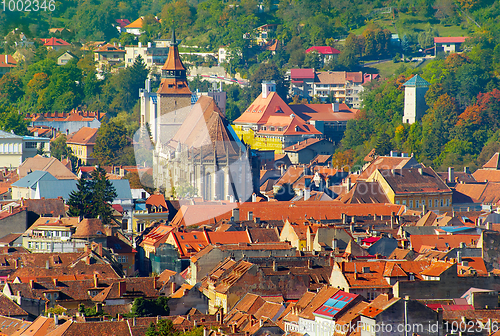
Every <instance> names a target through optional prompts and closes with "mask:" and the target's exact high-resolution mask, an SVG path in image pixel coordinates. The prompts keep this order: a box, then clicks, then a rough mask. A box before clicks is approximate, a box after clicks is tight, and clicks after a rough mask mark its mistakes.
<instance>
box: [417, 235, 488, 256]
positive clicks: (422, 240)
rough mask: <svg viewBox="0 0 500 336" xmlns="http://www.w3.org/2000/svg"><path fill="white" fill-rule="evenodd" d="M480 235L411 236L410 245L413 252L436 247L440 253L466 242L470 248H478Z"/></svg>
mask: <svg viewBox="0 0 500 336" xmlns="http://www.w3.org/2000/svg"><path fill="white" fill-rule="evenodd" d="M480 237H481V236H480V235H464V234H458V235H411V236H410V243H411V247H412V248H413V250H415V251H417V252H419V251H420V249H421V248H422V246H424V245H430V246H434V247H435V248H436V249H437V250H439V251H448V250H450V249H452V248H456V247H459V246H460V243H462V242H465V243H466V244H467V245H468V246H472V247H476V244H477V241H478V240H479V238H480Z"/></svg>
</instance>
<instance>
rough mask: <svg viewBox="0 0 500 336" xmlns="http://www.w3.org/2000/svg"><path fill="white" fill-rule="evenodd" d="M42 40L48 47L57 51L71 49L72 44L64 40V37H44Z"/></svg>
mask: <svg viewBox="0 0 500 336" xmlns="http://www.w3.org/2000/svg"><path fill="white" fill-rule="evenodd" d="M40 40H41V41H42V43H43V46H44V47H46V48H47V49H52V50H55V51H59V50H62V49H69V48H70V47H71V44H69V43H68V42H66V41H64V40H63V39H60V38H56V37H51V38H42V39H40Z"/></svg>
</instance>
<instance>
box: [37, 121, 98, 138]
mask: <svg viewBox="0 0 500 336" xmlns="http://www.w3.org/2000/svg"><path fill="white" fill-rule="evenodd" d="M31 124H32V125H33V126H49V127H52V128H55V129H56V130H58V131H61V132H62V133H66V134H71V133H74V132H77V131H79V130H80V129H81V128H82V127H90V128H99V127H100V126H101V122H100V121H99V120H97V119H95V118H94V119H93V120H92V121H49V120H41V121H32V122H31Z"/></svg>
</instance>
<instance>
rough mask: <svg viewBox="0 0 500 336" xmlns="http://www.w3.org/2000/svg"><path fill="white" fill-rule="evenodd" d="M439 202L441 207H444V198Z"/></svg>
mask: <svg viewBox="0 0 500 336" xmlns="http://www.w3.org/2000/svg"><path fill="white" fill-rule="evenodd" d="M440 204H441V208H442V207H444V199H442V198H441V202H440Z"/></svg>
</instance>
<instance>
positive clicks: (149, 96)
mask: <svg viewBox="0 0 500 336" xmlns="http://www.w3.org/2000/svg"><path fill="white" fill-rule="evenodd" d="M140 98H141V129H140V131H138V132H137V133H138V134H139V135H142V136H143V137H144V135H146V134H148V133H149V134H148V137H149V138H150V139H151V142H152V144H151V146H150V147H149V151H151V152H152V159H151V160H150V161H149V163H150V164H151V165H152V168H153V180H154V187H155V189H157V190H160V191H162V192H164V193H165V196H166V197H202V198H203V199H204V200H229V201H240V202H243V201H246V200H248V199H249V198H250V197H251V195H252V193H253V191H254V189H256V188H254V185H256V184H257V183H258V176H259V174H258V167H259V165H258V162H257V161H256V159H255V156H254V155H252V153H251V150H250V149H249V148H247V147H246V146H245V145H244V144H243V143H242V142H241V141H240V139H239V138H238V137H237V136H236V134H235V133H234V131H233V130H232V128H231V127H230V125H229V123H228V121H227V120H226V118H225V117H224V115H223V113H222V112H221V111H220V109H219V107H218V106H217V104H216V103H215V101H214V100H213V98H211V97H208V96H201V97H200V98H199V99H197V98H196V96H195V95H193V94H192V92H191V90H190V89H189V86H188V81H187V77H186V67H185V66H184V64H183V63H182V61H181V59H180V56H179V50H178V41H177V40H176V39H175V32H172V41H171V46H170V49H169V53H168V59H167V61H166V62H165V64H164V65H163V67H162V69H161V82H160V86H159V88H158V90H157V91H156V92H151V88H150V84H149V81H148V82H147V83H146V88H145V89H144V90H141V91H140ZM142 140H144V139H142ZM136 142H137V143H140V142H141V141H136ZM148 142H149V141H148ZM142 143H144V141H142ZM147 150H148V146H143V147H140V146H139V147H137V148H136V158H138V157H141V158H143V157H144V153H138V151H139V152H144V151H147ZM137 161H138V164H142V163H143V162H146V161H147V160H144V161H143V160H142V159H141V160H137ZM254 176H255V178H254Z"/></svg>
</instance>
